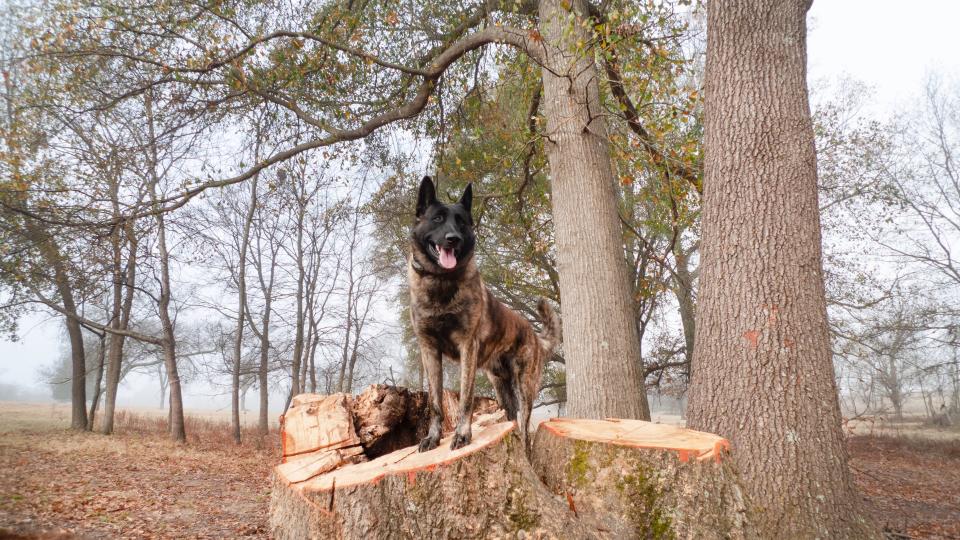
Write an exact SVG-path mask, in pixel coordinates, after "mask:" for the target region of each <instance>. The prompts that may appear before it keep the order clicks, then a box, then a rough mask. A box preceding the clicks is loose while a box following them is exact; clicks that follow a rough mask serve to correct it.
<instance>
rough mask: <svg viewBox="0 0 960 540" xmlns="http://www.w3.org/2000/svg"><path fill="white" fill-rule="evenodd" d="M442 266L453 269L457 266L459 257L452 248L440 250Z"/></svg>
mask: <svg viewBox="0 0 960 540" xmlns="http://www.w3.org/2000/svg"><path fill="white" fill-rule="evenodd" d="M440 266H442V267H444V268H446V269H448V270H449V269H451V268H455V267H456V266H457V256H456V255H454V254H453V250H452V249H450V248H440Z"/></svg>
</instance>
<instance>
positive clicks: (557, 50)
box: [539, 0, 650, 419]
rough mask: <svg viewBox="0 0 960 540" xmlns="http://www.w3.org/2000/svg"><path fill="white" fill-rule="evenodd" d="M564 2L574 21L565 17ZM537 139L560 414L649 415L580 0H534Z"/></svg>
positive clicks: (594, 72)
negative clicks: (557, 339) (556, 287)
mask: <svg viewBox="0 0 960 540" xmlns="http://www.w3.org/2000/svg"><path fill="white" fill-rule="evenodd" d="M563 6H570V7H569V9H571V10H572V11H573V13H574V14H575V17H576V21H573V20H570V19H568V16H569V15H570V12H569V11H567V9H565V8H564V7H563ZM539 9H540V32H541V34H542V35H543V41H544V43H545V51H546V57H547V58H546V65H545V66H544V68H543V98H544V99H543V109H544V113H545V116H546V118H547V129H546V134H545V135H546V142H545V144H544V146H545V150H546V153H547V158H548V161H549V163H550V178H551V188H552V197H551V200H552V203H553V216H554V221H553V222H554V229H555V234H556V246H557V263H558V266H559V269H560V276H559V277H560V297H561V301H562V308H563V321H564V328H563V332H564V357H565V358H566V379H567V406H568V408H567V413H568V414H569V415H571V416H576V417H592V418H605V417H618V418H641V419H649V418H650V411H649V407H648V405H647V397H646V393H645V390H644V386H643V378H642V375H641V374H642V370H641V366H640V365H639V364H640V362H639V361H638V359H639V358H640V343H639V339H638V336H637V327H636V321H635V317H634V307H633V303H632V296H631V293H630V281H629V276H628V272H627V263H626V260H625V254H624V250H623V233H622V230H621V227H620V220H619V215H618V210H617V202H618V197H617V192H616V186H615V182H616V180H615V178H614V174H613V168H612V165H611V163H610V149H609V144H608V141H607V128H606V123H605V120H604V118H605V117H606V115H607V112H606V110H605V109H604V108H603V107H602V106H601V104H600V95H599V86H598V83H597V81H598V80H599V74H598V72H597V66H596V61H595V58H594V55H593V53H592V52H586V53H585V52H583V51H577V46H578V45H577V44H578V42H579V43H581V44H582V43H589V42H590V41H591V40H592V35H591V34H590V32H589V30H588V26H589V25H582V24H581V22H583V20H584V17H585V13H586V4H585V2H584V1H583V0H574V1H572V2H570V3H567V2H561V1H559V0H541V2H540V8H539Z"/></svg>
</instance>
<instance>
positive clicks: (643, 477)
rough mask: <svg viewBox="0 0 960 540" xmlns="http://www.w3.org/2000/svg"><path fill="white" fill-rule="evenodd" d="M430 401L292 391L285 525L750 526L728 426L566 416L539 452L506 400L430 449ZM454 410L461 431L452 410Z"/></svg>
mask: <svg viewBox="0 0 960 540" xmlns="http://www.w3.org/2000/svg"><path fill="white" fill-rule="evenodd" d="M425 404H426V395H425V394H424V393H423V392H411V391H409V390H406V389H403V388H397V387H388V386H382V385H381V386H373V387H370V388H368V389H367V390H365V391H364V392H363V393H362V394H361V395H359V396H357V397H355V398H353V397H351V396H348V395H346V394H342V393H341V394H334V395H332V396H316V395H301V396H298V397H297V398H296V399H294V401H293V406H292V407H291V408H290V410H289V411H288V412H287V413H286V415H285V416H284V419H283V428H282V437H283V443H284V444H283V454H284V459H283V463H282V464H280V465H278V466H277V467H276V468H275V474H274V479H273V490H272V500H271V517H270V524H271V533H272V534H273V536H274V537H275V538H281V539H283V538H347V539H349V538H677V537H680V538H743V537H748V536H750V530H749V529H748V527H749V521H748V520H747V513H746V506H745V502H744V499H743V497H742V494H741V490H740V487H739V484H738V481H737V478H736V473H735V471H734V470H733V468H732V467H731V466H730V465H729V464H728V463H727V462H726V461H725V460H724V458H725V456H726V449H727V448H728V445H727V442H726V441H725V440H724V439H722V438H720V437H718V436H716V435H711V434H708V433H698V432H694V431H690V430H685V429H682V428H678V427H672V426H663V425H658V424H651V423H649V422H643V421H639V420H576V419H555V420H551V421H550V422H547V423H545V424H543V425H542V426H541V427H540V430H539V431H538V433H537V437H536V442H535V443H534V446H533V450H532V457H533V460H532V463H531V461H528V459H527V455H526V454H525V452H524V449H523V445H522V444H521V443H520V441H519V439H518V438H517V436H516V435H515V433H514V423H513V422H503V421H502V420H503V412H502V411H495V412H493V413H486V414H478V415H477V416H476V417H475V420H476V422H475V423H474V428H473V432H474V439H473V441H472V442H471V443H470V444H469V445H468V446H466V447H464V448H461V449H458V450H453V451H451V450H450V449H449V445H447V444H443V443H441V445H440V446H439V447H438V448H436V449H434V450H431V451H429V452H422V453H420V452H417V449H416V444H417V441H418V440H419V439H418V432H425V430H426V428H427V415H426V414H425V413H426V411H427V409H426V407H425ZM495 406H496V405H495V403H492V402H490V400H486V401H483V400H481V401H480V402H478V403H477V407H478V408H480V409H481V410H484V411H490V410H493V408H495ZM443 407H444V409H446V410H447V411H448V412H453V411H455V410H457V398H456V394H454V393H452V392H446V393H445V395H444V399H443ZM445 418H448V419H449V420H451V421H449V422H448V424H447V426H446V428H447V430H448V431H452V429H453V427H454V426H453V423H452V418H454V416H453V415H445ZM421 434H422V433H421ZM407 445H410V446H407ZM521 531H523V532H521Z"/></svg>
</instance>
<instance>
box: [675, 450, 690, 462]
mask: <svg viewBox="0 0 960 540" xmlns="http://www.w3.org/2000/svg"><path fill="white" fill-rule="evenodd" d="M677 457H678V458H680V463H686V462H688V461H690V452H687V451H686V450H680V451H679V452H677Z"/></svg>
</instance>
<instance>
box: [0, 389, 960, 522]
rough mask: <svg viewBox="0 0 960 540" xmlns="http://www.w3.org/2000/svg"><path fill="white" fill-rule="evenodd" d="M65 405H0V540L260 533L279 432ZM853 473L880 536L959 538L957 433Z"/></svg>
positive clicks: (869, 455)
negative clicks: (84, 428) (183, 434)
mask: <svg viewBox="0 0 960 540" xmlns="http://www.w3.org/2000/svg"><path fill="white" fill-rule="evenodd" d="M65 423H66V420H65V416H64V414H63V410H62V408H61V409H58V408H51V407H50V406H49V405H47V406H43V405H30V406H27V405H17V406H14V405H10V404H0V538H10V537H12V538H17V537H20V538H24V537H26V538H48V539H50V538H73V537H90V538H240V537H266V536H268V534H267V530H268V529H267V520H268V515H267V514H268V506H269V499H270V488H269V483H268V477H269V474H270V468H271V466H272V465H273V464H275V463H277V462H278V461H279V456H280V449H279V437H278V435H277V434H276V433H275V432H274V433H272V434H271V436H270V437H269V438H268V439H264V440H260V439H259V438H257V437H256V436H255V435H254V433H253V432H252V431H248V432H246V433H245V440H244V443H243V444H242V445H240V446H237V445H235V444H234V443H233V441H232V438H231V436H230V432H229V430H228V428H227V425H226V424H224V423H223V422H222V421H217V420H211V419H201V418H197V417H192V418H189V419H188V424H187V429H188V437H189V441H188V443H187V444H185V445H182V444H176V443H173V442H171V441H169V440H167V438H166V436H165V433H164V424H165V422H164V419H163V418H158V417H156V416H149V415H138V414H129V413H126V412H122V413H121V414H119V415H118V422H117V433H116V434H115V435H112V436H104V435H98V434H93V433H75V432H71V431H69V430H67V429H65V427H64V426H65V425H66V424H65ZM850 452H851V458H852V459H851V466H852V469H853V473H854V478H855V480H856V482H857V485H858V486H859V488H860V490H861V492H862V493H863V495H864V497H865V498H866V501H867V505H868V508H869V509H870V511H871V512H873V514H874V516H875V518H876V519H877V522H878V523H879V524H880V525H881V526H884V527H885V528H886V530H887V531H888V537H889V538H957V539H960V440H956V439H954V440H926V439H918V438H907V437H892V436H856V437H852V438H851V439H850Z"/></svg>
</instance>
